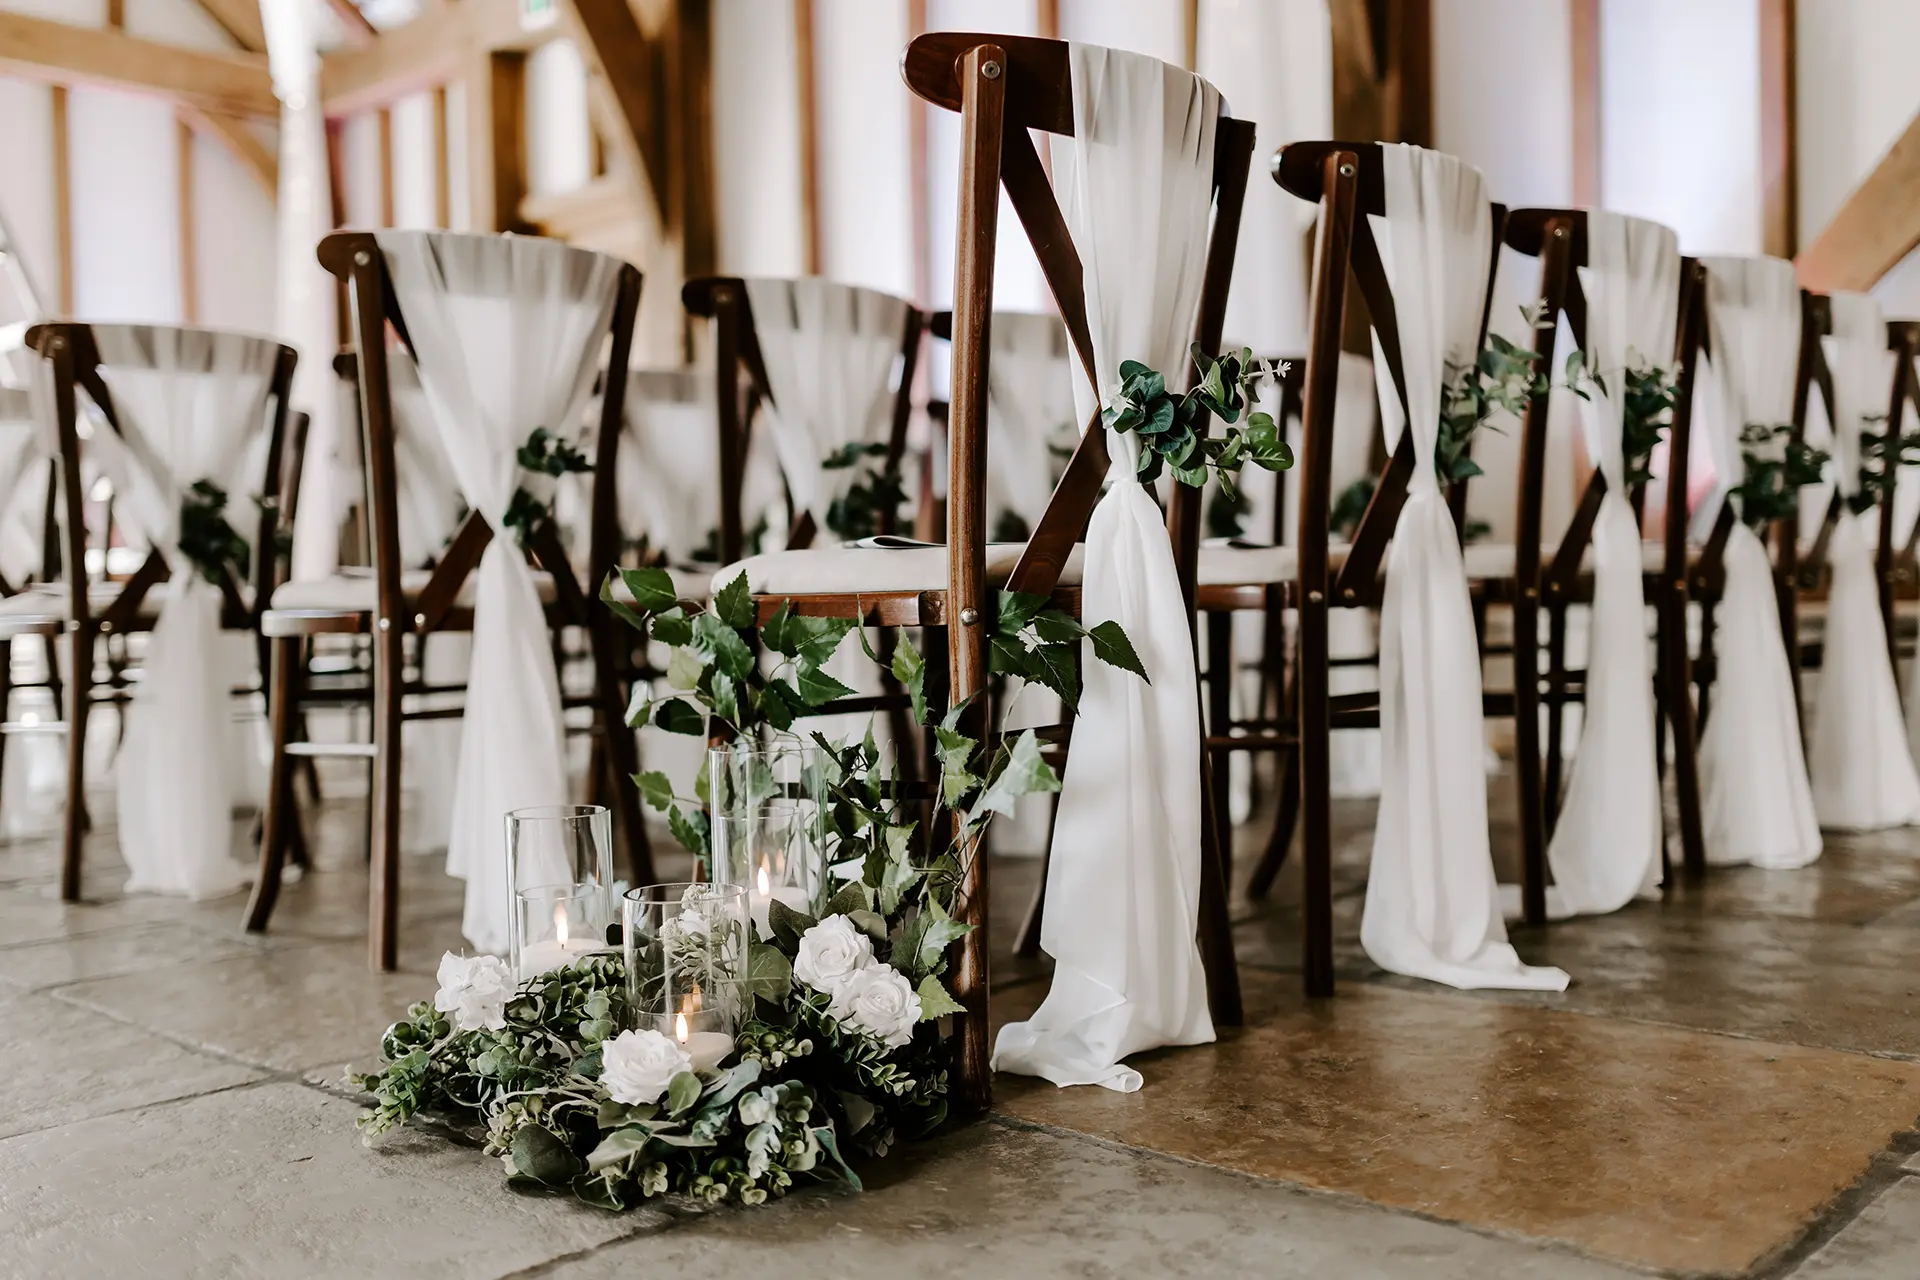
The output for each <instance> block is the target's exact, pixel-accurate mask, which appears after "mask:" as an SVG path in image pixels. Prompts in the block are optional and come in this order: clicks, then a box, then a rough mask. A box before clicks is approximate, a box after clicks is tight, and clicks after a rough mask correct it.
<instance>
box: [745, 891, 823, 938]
mask: <svg viewBox="0 0 1920 1280" xmlns="http://www.w3.org/2000/svg"><path fill="white" fill-rule="evenodd" d="M748 896H749V897H750V898H751V899H752V901H751V902H750V903H749V904H748V910H750V911H751V912H752V913H753V923H754V926H755V927H756V928H758V929H759V930H760V936H761V937H762V938H771V937H772V936H773V927H772V926H771V925H769V924H768V923H767V917H768V915H770V914H771V913H772V911H773V908H772V907H771V906H770V905H769V904H770V903H772V902H774V901H776V900H777V901H778V902H779V903H780V904H781V905H782V906H784V907H787V908H788V909H789V910H793V911H798V912H801V913H802V914H805V913H806V911H807V910H808V909H809V908H811V907H812V906H813V900H812V899H811V898H809V897H808V896H807V892H806V890H804V889H802V888H801V887H800V886H799V885H794V884H777V885H774V886H773V887H771V888H769V889H764V890H762V889H756V890H755V891H754V892H753V893H752V894H750V895H748Z"/></svg>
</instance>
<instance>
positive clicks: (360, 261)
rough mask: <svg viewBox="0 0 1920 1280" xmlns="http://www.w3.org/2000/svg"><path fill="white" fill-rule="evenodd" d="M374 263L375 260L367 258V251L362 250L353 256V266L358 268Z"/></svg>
mask: <svg viewBox="0 0 1920 1280" xmlns="http://www.w3.org/2000/svg"><path fill="white" fill-rule="evenodd" d="M372 261H373V259H372V258H370V257H368V256H367V251H366V250H365V249H362V250H361V251H360V252H358V253H356V254H354V255H353V265H354V266H356V267H364V266H366V265H367V264H368V263H369V262H372Z"/></svg>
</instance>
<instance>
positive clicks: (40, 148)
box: [0, 79, 60, 324]
mask: <svg viewBox="0 0 1920 1280" xmlns="http://www.w3.org/2000/svg"><path fill="white" fill-rule="evenodd" d="M0 174H5V175H7V180H6V181H0V219H4V220H5V222H6V224H7V226H8V228H10V229H11V231H12V232H13V237H14V241H15V245H16V249H17V251H18V253H19V257H20V263H21V265H22V266H23V267H24V268H25V270H26V273H27V275H28V276H29V277H30V278H31V281H32V287H33V289H34V291H35V292H36V293H37V294H38V295H39V302H40V306H41V307H42V308H43V309H44V310H45V311H46V312H48V313H51V312H52V311H54V310H56V309H57V308H58V307H59V305H60V299H59V297H58V296H57V295H58V291H59V288H60V231H59V226H58V221H57V216H56V211H55V209H54V199H53V92H52V90H50V89H49V88H47V86H45V85H42V84H33V83H30V82H28V81H25V80H6V79H0ZM31 318H33V317H31V316H29V315H28V314H27V312H26V300H25V299H21V298H15V297H13V296H12V291H11V290H10V289H8V288H5V287H0V324H13V323H16V322H18V321H21V320H27V319H31Z"/></svg>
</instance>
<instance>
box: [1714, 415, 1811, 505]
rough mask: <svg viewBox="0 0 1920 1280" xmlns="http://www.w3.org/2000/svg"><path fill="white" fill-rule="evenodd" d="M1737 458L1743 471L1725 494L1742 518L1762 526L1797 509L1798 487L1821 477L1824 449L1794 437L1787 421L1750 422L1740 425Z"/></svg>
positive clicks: (1798, 501)
mask: <svg viewBox="0 0 1920 1280" xmlns="http://www.w3.org/2000/svg"><path fill="white" fill-rule="evenodd" d="M1740 457H1741V460H1742V461H1743V462H1744V463H1745V464H1746V474H1745V475H1743V476H1742V477H1741V480H1740V483H1739V484H1737V485H1735V486H1733V488H1732V489H1731V490H1730V491H1729V494H1728V496H1729V497H1730V498H1732V499H1733V500H1734V501H1735V502H1736V503H1737V507H1736V509H1737V510H1738V511H1739V512H1740V518H1741V520H1743V521H1745V522H1746V524H1747V526H1748V527H1749V528H1751V529H1755V530H1759V529H1764V528H1765V527H1766V526H1767V525H1769V524H1772V523H1773V522H1774V521H1776V520H1785V519H1788V518H1789V517H1791V516H1792V515H1793V514H1794V513H1796V512H1797V511H1799V510H1800V490H1801V488H1802V487H1804V486H1806V485H1810V484H1815V483H1817V482H1818V481H1819V479H1820V470H1821V468H1822V467H1824V466H1825V465H1826V463H1827V451H1826V450H1825V449H1817V448H1815V447H1814V446H1812V445H1810V444H1808V443H1807V442H1806V441H1804V440H1796V439H1794V432H1793V427H1792V425H1791V424H1789V423H1785V422H1781V423H1773V424H1768V423H1764V422H1749V423H1748V424H1747V425H1746V426H1744V427H1742V428H1740Z"/></svg>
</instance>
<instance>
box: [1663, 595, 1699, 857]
mask: <svg viewBox="0 0 1920 1280" xmlns="http://www.w3.org/2000/svg"><path fill="white" fill-rule="evenodd" d="M1669 591H1670V592H1671V595H1670V596H1669V598H1668V602H1667V607H1666V608H1664V609H1662V610H1661V611H1660V654H1661V664H1660V665H1661V667H1662V669H1663V670H1664V672H1665V677H1666V688H1665V690H1664V695H1665V696H1664V699H1663V701H1664V704H1665V707H1666V713H1667V725H1668V727H1669V728H1670V729H1671V730H1672V732H1673V790H1674V799H1675V800H1676V802H1677V803H1678V806H1679V809H1680V856H1681V865H1682V866H1683V867H1684V868H1685V871H1686V875H1687V878H1688V879H1690V880H1699V879H1702V878H1704V877H1705V876H1706V874H1707V841H1706V830H1705V825H1704V823H1703V821H1702V818H1701V807H1700V759H1699V755H1698V753H1697V751H1696V748H1695V743H1696V742H1697V741H1698V737H1697V735H1698V729H1697V727H1696V725H1695V722H1694V715H1693V703H1692V701H1691V700H1690V698H1689V697H1688V685H1689V683H1690V680H1689V678H1688V675H1689V673H1688V670H1687V597H1686V591H1685V588H1684V587H1681V586H1674V587H1671V588H1669ZM1703 698H1704V695H1703Z"/></svg>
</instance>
